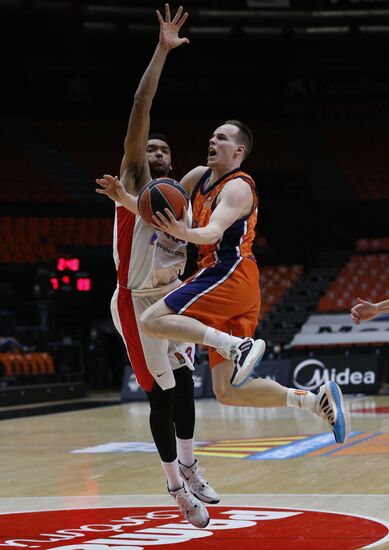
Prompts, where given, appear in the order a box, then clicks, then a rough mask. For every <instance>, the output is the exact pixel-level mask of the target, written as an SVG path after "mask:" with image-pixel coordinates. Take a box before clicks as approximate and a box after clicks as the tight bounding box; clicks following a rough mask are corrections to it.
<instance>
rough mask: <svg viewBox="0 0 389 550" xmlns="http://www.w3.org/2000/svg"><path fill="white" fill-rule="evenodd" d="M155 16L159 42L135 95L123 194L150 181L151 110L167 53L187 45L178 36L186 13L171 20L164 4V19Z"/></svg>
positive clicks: (179, 12) (122, 170) (123, 168)
mask: <svg viewBox="0 0 389 550" xmlns="http://www.w3.org/2000/svg"><path fill="white" fill-rule="evenodd" d="M156 13H157V17H158V21H159V26H160V32H159V42H158V45H157V47H156V49H155V52H154V55H153V57H152V59H151V61H150V63H149V65H148V67H147V69H146V71H145V72H144V74H143V76H142V78H141V81H140V83H139V86H138V89H137V90H136V92H135V97H134V104H133V107H132V110H131V114H130V119H129V122H128V128H127V134H126V137H125V140H124V156H123V160H122V163H121V168H120V179H121V181H122V183H123V185H124V187H125V189H126V191H128V192H130V193H134V194H136V193H137V192H138V191H139V189H140V188H141V187H142V186H143V185H144V184H145V183H147V182H148V181H149V180H150V171H149V167H148V163H147V161H146V158H145V148H146V143H147V138H148V135H149V129H150V110H151V106H152V103H153V99H154V96H155V94H156V91H157V88H158V83H159V79H160V76H161V73H162V69H163V67H164V64H165V61H166V58H167V55H168V53H169V52H170V50H172V49H174V48H177V47H178V46H180V45H181V44H186V43H189V40H188V39H187V38H180V37H179V36H178V33H179V31H180V29H181V27H182V25H183V24H184V23H185V21H186V19H187V17H188V14H187V13H186V12H185V13H183V8H182V6H180V7H179V8H178V10H177V13H176V14H175V16H174V18H173V20H172V19H171V14H170V8H169V4H165V19H163V17H162V15H161V13H160V12H159V10H157V11H156Z"/></svg>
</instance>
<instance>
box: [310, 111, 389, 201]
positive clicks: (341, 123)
mask: <svg viewBox="0 0 389 550" xmlns="http://www.w3.org/2000/svg"><path fill="white" fill-rule="evenodd" d="M317 109H318V113H319V120H320V125H321V129H322V132H323V135H324V137H325V138H326V141H327V143H328V145H329V147H330V149H331V151H332V153H333V155H334V156H335V158H336V160H337V161H338V163H339V165H340V168H341V170H342V173H343V175H344V177H345V179H346V180H347V182H348V183H349V184H350V185H351V187H352V188H353V189H354V191H355V192H356V193H357V195H358V197H359V198H360V199H362V200H377V199H388V198H389V172H388V169H387V151H388V146H389V132H388V125H387V120H388V115H389V108H388V105H387V102H384V101H382V102H380V101H364V102H362V101H359V102H358V101H354V102H352V101H348V102H347V103H346V102H340V101H338V102H326V103H323V104H321V105H318V106H317Z"/></svg>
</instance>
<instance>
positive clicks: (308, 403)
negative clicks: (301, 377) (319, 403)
mask: <svg viewBox="0 0 389 550" xmlns="http://www.w3.org/2000/svg"><path fill="white" fill-rule="evenodd" d="M315 400H316V395H315V394H314V393H312V392H311V391H305V390H296V389H295V388H289V389H288V395H287V398H286V405H287V406H288V407H296V408H298V409H306V410H308V411H313V407H314V406H315Z"/></svg>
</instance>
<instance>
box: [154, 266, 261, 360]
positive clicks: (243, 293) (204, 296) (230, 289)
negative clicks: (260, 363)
mask: <svg viewBox="0 0 389 550" xmlns="http://www.w3.org/2000/svg"><path fill="white" fill-rule="evenodd" d="M165 303H166V305H167V306H168V307H169V308H170V309H172V310H173V311H174V312H175V313H178V314H180V315H187V316H188V317H193V318H194V319H198V320H199V321H201V322H202V323H204V324H205V325H207V326H209V327H212V328H215V329H218V330H221V331H223V332H227V333H231V334H233V335H234V336H252V335H253V334H254V331H255V328H256V326H257V324H258V314H259V310H260V305H261V297H260V289H259V270H258V266H257V264H256V262H255V261H253V260H251V259H249V258H232V259H224V260H220V261H218V262H216V263H215V264H213V265H211V266H209V267H205V268H203V269H200V270H199V271H197V272H196V273H195V274H194V275H193V276H192V277H190V278H189V279H187V280H186V281H184V282H183V283H182V285H181V286H179V287H178V288H177V289H175V290H173V291H172V292H170V293H169V294H168V295H167V296H166V297H165ZM208 351H209V364H210V367H213V366H215V365H217V364H218V363H220V362H221V361H225V359H224V358H223V357H222V356H221V355H220V354H218V353H217V352H216V350H215V349H214V348H209V350H208Z"/></svg>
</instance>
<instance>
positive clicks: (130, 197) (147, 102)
mask: <svg viewBox="0 0 389 550" xmlns="http://www.w3.org/2000/svg"><path fill="white" fill-rule="evenodd" d="M157 16H158V20H159V24H160V36H159V43H158V45H157V48H156V50H155V53H154V55H153V57H152V59H151V62H150V64H149V66H148V67H147V69H146V71H145V73H144V75H143V77H142V79H141V81H140V84H139V87H138V89H137V91H136V94H135V98H134V104H133V107H132V111H131V115H130V120H129V124H128V130H127V135H126V138H125V141H124V157H123V160H122V164H121V168H120V178H121V183H120V184H119V180H118V179H117V178H116V179H115V178H112V177H111V176H108V175H107V176H105V177H103V178H102V179H98V180H96V181H97V183H98V184H99V185H100V188H99V189H96V191H97V192H98V193H101V194H105V195H107V196H109V197H110V198H111V199H112V200H114V201H115V203H116V208H115V229H114V258H115V265H116V268H117V273H118V287H117V289H116V291H115V293H114V296H113V298H112V302H111V310H112V317H113V320H114V323H115V326H116V328H117V330H118V332H119V333H120V334H121V336H122V338H123V340H124V343H125V345H126V348H127V352H128V355H129V358H130V362H131V365H132V367H133V369H134V372H135V375H136V377H137V380H138V382H139V384H140V385H141V387H142V388H143V389H144V390H145V392H146V395H147V397H148V400H149V402H150V408H151V410H150V427H151V432H152V435H153V438H154V441H155V444H156V446H157V449H158V452H159V455H160V458H161V462H162V467H163V470H164V472H165V475H166V478H167V484H168V490H169V492H170V494H171V495H172V496H173V498H174V499H175V501H176V503H177V504H178V506H179V508H180V509H181V511H182V513H183V515H184V517H185V519H187V520H188V521H189V522H190V523H191V524H193V525H194V526H196V527H200V528H202V527H206V525H207V524H208V522H209V514H208V511H207V509H206V507H205V506H204V504H203V502H206V503H217V502H219V497H218V495H217V494H216V492H215V491H214V490H213V488H212V487H211V486H210V485H209V484H208V482H207V481H206V480H205V479H204V477H203V470H202V468H200V466H199V464H198V461H197V460H195V458H194V453H193V443H194V441H193V433H194V424H195V409H194V395H193V379H192V374H191V370H193V364H192V361H193V359H194V345H193V344H186V343H185V344H183V343H179V342H175V341H168V340H166V339H165V340H162V339H158V340H156V339H154V338H150V337H149V336H148V335H146V334H145V333H144V331H142V328H141V327H140V326H139V324H140V323H139V317H140V315H141V313H142V312H143V311H144V310H145V309H146V308H147V307H148V306H150V304H153V303H154V302H156V301H157V300H158V299H160V298H161V297H162V296H165V295H166V294H167V293H168V292H169V291H170V290H172V289H173V288H176V287H177V286H178V285H179V284H180V283H181V281H180V280H179V279H178V275H179V274H180V273H182V272H183V271H184V268H185V263H186V243H185V242H184V241H180V240H177V239H174V240H173V239H172V238H171V236H169V235H166V234H165V233H164V232H163V231H162V232H161V231H155V229H154V228H153V227H151V226H150V225H149V224H146V223H145V222H144V221H143V220H142V219H141V218H140V216H139V215H138V211H137V206H136V198H135V195H137V194H138V192H139V190H140V188H141V187H142V186H143V185H144V184H146V183H148V182H149V181H150V179H151V177H153V178H155V177H160V176H167V174H168V173H169V172H170V170H171V155H170V148H169V145H168V144H167V142H166V140H165V138H164V137H163V136H161V135H154V136H149V138H148V135H149V127H150V109H151V105H152V101H153V98H154V95H155V93H156V90H157V86H158V82H159V78H160V75H161V72H162V68H163V66H164V63H165V60H166V57H167V55H168V53H169V51H170V50H172V49H174V48H176V47H178V46H180V45H181V44H184V43H187V42H188V39H186V38H180V37H179V35H178V33H179V31H180V29H181V27H182V25H183V24H184V22H185V20H186V18H187V13H183V9H182V7H180V8H179V9H178V11H177V13H176V14H175V16H174V18H173V19H172V20H171V15H170V9H169V5H168V4H166V5H165V19H163V18H162V16H161V14H160V12H159V11H157ZM122 204H125V205H126V208H124V207H123V206H122ZM190 369H191V370H190ZM177 455H178V456H177Z"/></svg>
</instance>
